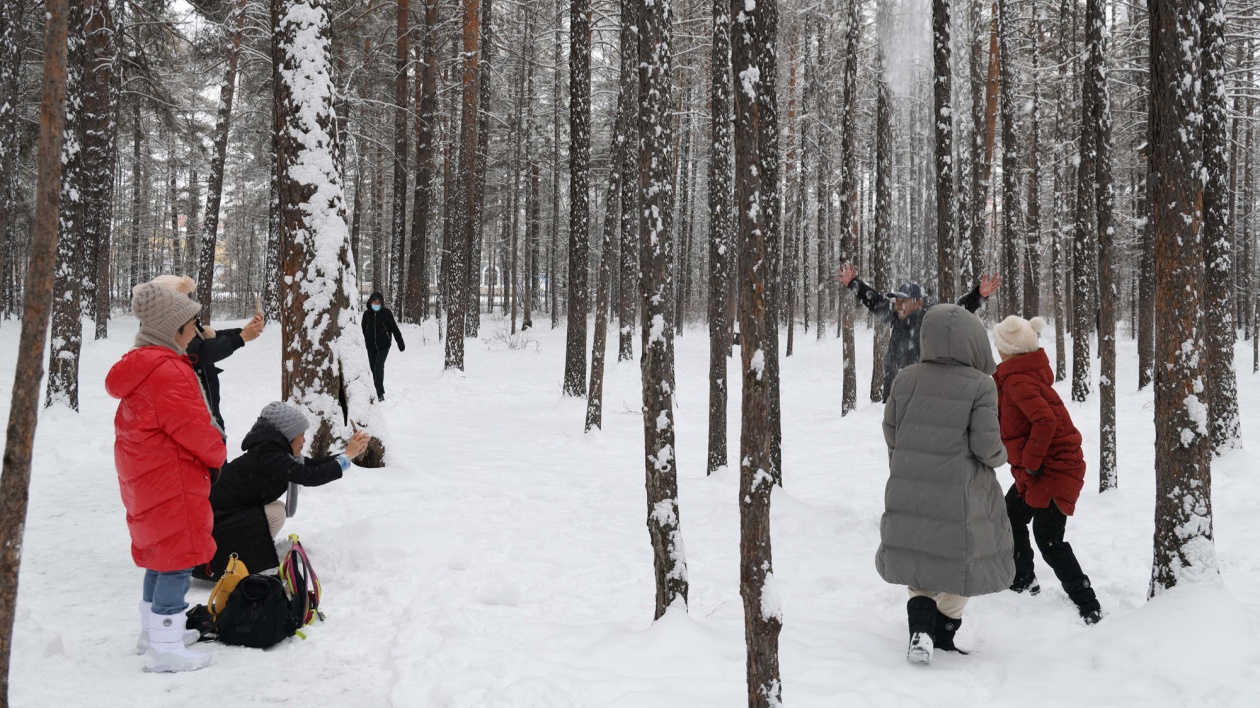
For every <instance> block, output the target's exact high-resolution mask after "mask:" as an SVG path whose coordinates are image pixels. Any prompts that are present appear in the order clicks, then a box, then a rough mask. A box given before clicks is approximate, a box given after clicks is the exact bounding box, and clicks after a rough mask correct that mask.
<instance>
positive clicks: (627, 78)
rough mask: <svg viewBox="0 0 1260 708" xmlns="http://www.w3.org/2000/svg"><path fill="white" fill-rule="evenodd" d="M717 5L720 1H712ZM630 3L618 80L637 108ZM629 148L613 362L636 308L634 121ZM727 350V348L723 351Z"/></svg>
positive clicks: (626, 350)
mask: <svg viewBox="0 0 1260 708" xmlns="http://www.w3.org/2000/svg"><path fill="white" fill-rule="evenodd" d="M714 1H715V2H721V0H714ZM633 2H634V0H620V3H621V14H622V17H623V20H622V25H621V26H622V33H623V36H622V38H621V81H620V84H619V87H618V88H619V90H620V95H621V96H625V97H626V100H628V101H630V105H637V104H638V101H639V76H638V74H639V69H638V65H639V45H638V40H637V39H636V38H635V37H634V34H633V32H634V30H633V28H634V27H635V25H636V23H637V21H638V20H637V19H636V18H637V17H638V16H637V14H636V12H637V11H636V10H635V9H634V7H633V6H632V5H631V3H633ZM620 139H621V140H623V141H625V143H626V145H628V146H630V147H629V148H628V149H627V150H626V151H625V153H624V154H623V156H622V160H623V162H622V165H621V173H622V175H623V177H622V180H621V245H620V248H619V249H618V250H619V251H620V257H621V270H620V277H621V283H620V285H619V287H618V290H619V292H620V296H621V297H620V300H621V302H620V304H619V306H618V313H617V324H618V326H619V328H620V337H619V341H618V343H617V361H630V360H631V359H633V358H634V325H635V322H636V320H637V317H636V312H635V310H636V307H637V301H638V292H639V216H638V213H637V209H638V204H639V181H638V179H637V178H636V179H631V178H629V177H626V176H625V175H630V174H634V173H637V171H638V161H639V155H638V144H639V125H638V122H637V121H629V122H628V124H627V125H626V133H625V135H623V136H620ZM727 351H728V352H729V351H730V350H729V349H728V350H727Z"/></svg>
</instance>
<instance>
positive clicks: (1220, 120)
mask: <svg viewBox="0 0 1260 708" xmlns="http://www.w3.org/2000/svg"><path fill="white" fill-rule="evenodd" d="M1201 35H1202V40H1201V41H1202V42H1203V45H1202V46H1203V56H1202V60H1201V61H1202V67H1201V75H1202V82H1203V89H1202V90H1203V168H1204V173H1205V175H1206V184H1204V188H1203V249H1204V252H1203V261H1204V264H1205V268H1206V271H1205V273H1204V290H1203V292H1204V296H1205V306H1206V310H1207V322H1210V323H1211V325H1210V326H1207V327H1205V329H1206V330H1207V336H1206V340H1207V374H1208V375H1207V381H1206V382H1205V393H1206V394H1207V395H1206V396H1204V398H1205V399H1206V400H1207V406H1208V418H1209V427H1210V428H1211V431H1212V450H1213V452H1215V453H1216V454H1220V453H1221V452H1222V451H1223V450H1225V449H1226V448H1232V447H1237V446H1238V444H1239V437H1240V436H1241V431H1240V427H1239V422H1238V384H1237V382H1236V381H1235V376H1234V340H1235V337H1236V333H1235V325H1234V323H1235V321H1236V320H1235V318H1234V263H1233V262H1234V258H1235V257H1234V253H1233V238H1232V235H1231V234H1230V223H1229V219H1228V218H1227V217H1228V214H1227V210H1228V209H1229V195H1230V189H1229V184H1228V181H1227V178H1228V171H1229V159H1228V154H1227V152H1226V151H1227V150H1228V148H1229V140H1228V138H1229V136H1228V134H1227V133H1226V127H1225V121H1226V118H1227V108H1228V106H1227V103H1226V97H1225V0H1203V2H1202V14H1201Z"/></svg>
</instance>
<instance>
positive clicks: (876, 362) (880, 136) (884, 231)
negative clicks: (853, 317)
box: [871, 4, 967, 402]
mask: <svg viewBox="0 0 1260 708" xmlns="http://www.w3.org/2000/svg"><path fill="white" fill-rule="evenodd" d="M877 22H878V23H879V31H880V33H881V35H883V33H885V32H889V31H890V29H889V28H888V27H887V26H888V23H889V18H888V16H887V10H886V8H885V5H884V4H881V5H880V12H879V14H878V20H877ZM878 52H879V53H878V54H877V55H876V78H875V82H876V83H875V91H876V98H875V236H874V238H873V239H872V243H871V275H872V280H871V287H873V288H875V289H876V290H877V291H879V292H888V288H890V287H891V286H892V283H891V282H890V281H891V280H892V273H891V272H890V271H891V265H890V262H889V261H890V256H891V248H892V238H893V231H892V218H893V202H892V172H893V169H894V168H893V136H892V124H893V108H892V94H891V92H890V91H889V89H888V81H887V78H886V76H885V74H884V70H885V66H886V65H885V57H884V46H883V43H882V42H881V43H880V45H879V50H878ZM964 272H967V271H964ZM874 335H875V336H874V350H875V351H874V353H873V356H872V360H873V363H872V367H873V371H872V372H871V400H872V401H878V402H883V400H884V353H885V352H886V351H887V350H888V340H889V338H890V337H891V335H892V333H891V330H890V329H889V328H888V327H882V326H879V325H876V326H875V328H874Z"/></svg>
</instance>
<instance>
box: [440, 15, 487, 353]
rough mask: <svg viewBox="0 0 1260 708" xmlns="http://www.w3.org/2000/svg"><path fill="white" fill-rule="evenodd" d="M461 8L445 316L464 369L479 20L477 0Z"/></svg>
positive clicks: (449, 343)
mask: <svg viewBox="0 0 1260 708" xmlns="http://www.w3.org/2000/svg"><path fill="white" fill-rule="evenodd" d="M461 2H462V7H463V10H464V20H463V28H464V34H463V38H464V44H463V47H464V50H463V57H464V78H463V99H462V104H461V106H462V107H461V115H460V128H459V178H458V179H459V188H458V190H457V192H458V196H457V198H458V199H459V204H457V205H456V212H457V214H458V215H459V216H458V219H457V221H456V223H457V224H458V228H457V229H452V232H453V233H452V237H453V240H454V242H455V243H454V247H453V248H452V249H451V251H452V253H451V278H450V281H449V282H450V286H449V287H450V290H449V291H448V293H447V303H446V307H447V315H446V317H447V320H446V364H445V366H446V368H447V369H459V370H460V371H463V370H464V332H465V326H466V319H467V317H468V298H467V297H466V296H465V295H466V293H467V290H466V287H467V283H469V282H470V281H471V280H473V279H474V274H473V272H472V271H473V270H474V269H475V265H474V264H473V263H471V262H469V259H470V256H471V255H472V247H471V242H472V240H473V238H474V237H475V235H476V220H475V219H474V216H475V214H476V212H477V209H478V207H479V205H480V195H479V194H477V119H478V110H477V102H478V99H479V98H480V93H479V92H478V90H477V89H478V80H479V79H480V76H479V74H478V72H477V59H478V53H479V52H478V42H479V40H480V38H481V32H480V28H479V26H478V25H479V22H480V19H481V14H480V0H461Z"/></svg>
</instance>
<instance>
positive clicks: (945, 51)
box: [846, 0, 955, 302]
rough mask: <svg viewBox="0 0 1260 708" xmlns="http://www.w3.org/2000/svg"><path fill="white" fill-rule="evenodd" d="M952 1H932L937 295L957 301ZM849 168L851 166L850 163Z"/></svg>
mask: <svg viewBox="0 0 1260 708" xmlns="http://www.w3.org/2000/svg"><path fill="white" fill-rule="evenodd" d="M949 33H950V0H932V60H933V77H932V108H933V113H932V125H933V131H934V135H935V138H936V139H935V141H934V143H933V144H934V146H935V150H936V151H935V156H936V163H935V166H934V172H935V175H936V292H937V296H938V297H939V298H940V299H941V301H942V302H952V301H953V300H954V277H955V272H954V117H953V116H954V110H953V106H952V105H951V104H952V102H953V98H952V95H951V91H952V90H953V81H952V72H951V66H950V49H951V47H950V37H949ZM846 164H847V163H846Z"/></svg>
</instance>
